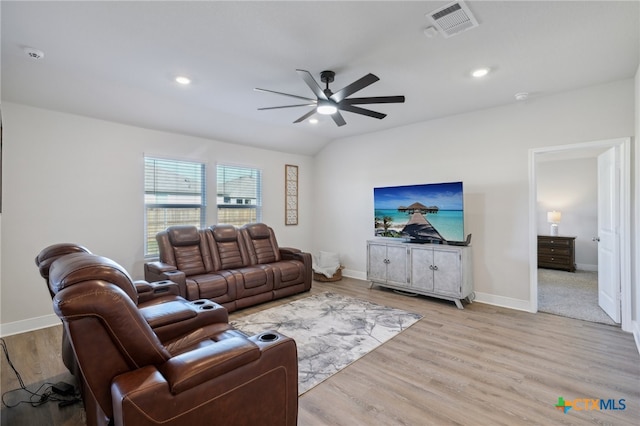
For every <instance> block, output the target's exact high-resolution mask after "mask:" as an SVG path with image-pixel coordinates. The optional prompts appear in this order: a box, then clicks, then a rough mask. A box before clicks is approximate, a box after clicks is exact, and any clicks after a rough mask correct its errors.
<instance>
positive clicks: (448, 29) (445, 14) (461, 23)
mask: <svg viewBox="0 0 640 426" xmlns="http://www.w3.org/2000/svg"><path fill="white" fill-rule="evenodd" d="M427 18H429V19H431V21H433V25H434V26H435V27H436V29H437V30H438V31H440V33H441V34H442V36H443V37H444V38H449V37H451V36H454V35H456V34H459V33H461V32H463V31H467V30H470V29H471V28H475V27H477V26H478V21H477V20H476V18H475V16H473V14H472V13H471V10H469V8H468V7H467V5H466V4H464V2H462V1H457V2H454V3H451V4H448V5H446V6H444V7H441V8H439V9H437V10H434V11H433V12H429V13H427Z"/></svg>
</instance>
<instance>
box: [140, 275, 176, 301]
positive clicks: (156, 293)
mask: <svg viewBox="0 0 640 426" xmlns="http://www.w3.org/2000/svg"><path fill="white" fill-rule="evenodd" d="M133 284H134V285H135V287H136V291H137V292H138V303H146V302H149V301H151V300H153V299H157V298H160V297H163V296H171V295H173V296H179V295H180V287H179V286H178V284H177V283H174V282H173V281H169V280H162V281H154V282H152V283H150V282H148V281H145V280H137V281H134V282H133Z"/></svg>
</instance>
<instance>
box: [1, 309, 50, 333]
mask: <svg viewBox="0 0 640 426" xmlns="http://www.w3.org/2000/svg"><path fill="white" fill-rule="evenodd" d="M58 324H60V318H58V316H57V315H54V314H50V315H44V316H41V317H36V318H29V319H26V320H22V321H14V322H8V323H6V324H0V337H5V336H11V335H13V334H20V333H26V332H28V331H33V330H39V329H41V328H47V327H53V326H54V325H58Z"/></svg>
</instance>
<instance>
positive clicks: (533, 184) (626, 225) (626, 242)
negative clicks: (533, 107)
mask: <svg viewBox="0 0 640 426" xmlns="http://www.w3.org/2000/svg"><path fill="white" fill-rule="evenodd" d="M613 147H617V148H618V150H619V153H620V187H619V188H618V189H619V191H620V197H619V204H618V205H617V206H615V207H616V211H617V214H618V216H619V217H620V229H619V235H620V293H621V297H620V305H621V306H620V314H621V327H622V330H624V331H631V330H632V325H631V138H629V137H627V138H617V139H607V140H600V141H593V142H583V143H575V144H569V145H557V146H549V147H544V148H532V149H530V150H529V288H530V295H529V298H530V312H538V230H537V170H536V160H537V158H539V156H540V155H543V154H549V153H570V152H571V151H577V150H587V149H594V150H595V149H598V148H602V149H608V148H613Z"/></svg>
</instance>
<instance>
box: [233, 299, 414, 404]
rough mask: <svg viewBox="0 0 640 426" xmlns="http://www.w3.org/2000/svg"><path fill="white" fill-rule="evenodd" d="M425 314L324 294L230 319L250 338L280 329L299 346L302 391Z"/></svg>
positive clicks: (299, 378) (300, 390)
mask: <svg viewBox="0 0 640 426" xmlns="http://www.w3.org/2000/svg"><path fill="white" fill-rule="evenodd" d="M420 318H422V315H419V314H414V313H411V312H406V311H403V310H400V309H394V308H389V307H386V306H380V305H376V304H375V303H371V302H367V301H365V300H360V299H354V298H351V297H346V296H342V295H339V294H335V293H321V294H316V295H314V296H310V297H307V298H304V299H299V300H296V301H294V302H291V303H287V304H286V305H282V306H278V307H274V308H270V309H267V310H264V311H262V312H257V313H255V314H250V315H248V316H246V317H243V318H238V319H235V320H233V321H231V324H232V325H233V326H234V327H235V328H237V329H239V330H242V331H243V332H245V333H247V334H256V333H260V332H262V331H265V330H275V331H278V332H280V333H282V334H284V335H285V336H289V337H291V338H293V339H294V340H295V341H296V344H297V346H298V393H299V394H300V395H302V394H303V393H305V392H306V391H308V390H309V389H311V388H312V387H314V386H316V385H317V384H319V383H321V382H322V381H324V380H326V379H327V378H329V377H330V376H331V375H333V374H335V373H337V372H338V371H340V370H341V369H343V368H345V367H346V366H348V365H349V364H351V363H352V362H354V361H356V360H357V359H359V358H361V357H362V356H364V355H366V354H367V353H368V352H370V351H372V350H373V349H375V348H377V347H378V346H380V345H381V344H383V343H384V342H386V341H387V340H389V339H391V338H392V337H394V336H395V335H397V334H398V333H400V332H401V331H403V330H405V329H406V328H408V327H409V326H411V325H412V324H414V323H415V322H417V321H418V320H419V319H420Z"/></svg>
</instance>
